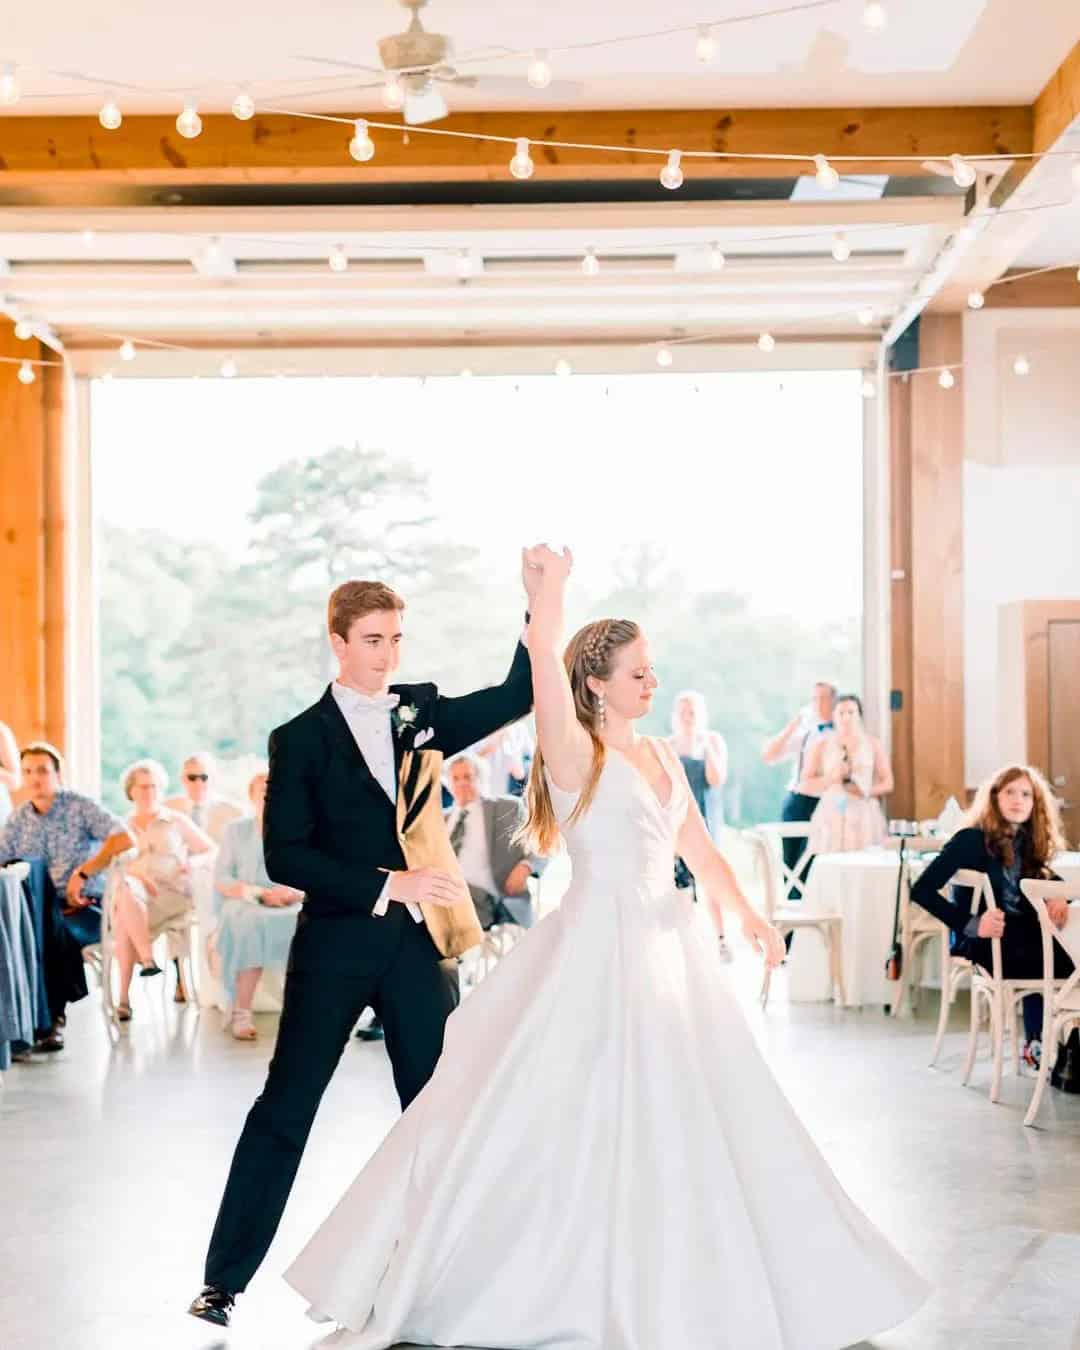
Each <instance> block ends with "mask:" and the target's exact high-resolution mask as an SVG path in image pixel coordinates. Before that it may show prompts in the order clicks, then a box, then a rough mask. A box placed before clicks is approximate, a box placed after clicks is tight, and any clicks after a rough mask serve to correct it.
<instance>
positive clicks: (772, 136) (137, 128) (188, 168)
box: [0, 107, 1049, 190]
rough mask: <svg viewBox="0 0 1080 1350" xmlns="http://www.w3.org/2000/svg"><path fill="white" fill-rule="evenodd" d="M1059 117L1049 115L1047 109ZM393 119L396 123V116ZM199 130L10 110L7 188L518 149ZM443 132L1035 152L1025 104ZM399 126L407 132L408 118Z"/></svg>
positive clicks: (291, 130) (315, 125)
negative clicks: (357, 149)
mask: <svg viewBox="0 0 1080 1350" xmlns="http://www.w3.org/2000/svg"><path fill="white" fill-rule="evenodd" d="M1047 115H1049V113H1048V114H1047ZM385 120H391V119H390V118H389V117H387V118H386V119H385ZM203 128H204V129H203V132H202V135H201V136H199V137H197V138H196V139H195V140H190V141H189V140H185V139H184V138H183V137H182V136H180V135H179V134H178V133H177V130H176V126H175V122H174V119H173V118H172V117H161V116H152V117H128V118H125V120H124V123H123V126H122V127H121V128H120V129H119V130H118V131H112V132H110V131H105V130H104V129H103V128H102V127H101V126H100V124H99V123H98V121H97V119H96V117H13V116H7V117H4V118H2V119H0V190H3V189H4V188H33V187H34V186H35V185H39V186H40V185H44V184H56V185H58V184H61V183H67V184H69V185H70V184H73V183H79V184H85V185H91V184H92V185H95V186H102V185H108V184H127V185H132V184H143V185H146V184H160V185H162V186H167V185H175V184H187V185H189V186H190V185H193V184H197V183H198V184H251V183H262V184H280V183H303V182H326V181H335V182H340V181H356V182H361V183H404V182H425V181H426V182H431V181H442V182H486V181H489V180H491V181H506V182H508V181H510V179H509V173H508V169H507V166H508V163H509V160H510V156H511V154H512V146H509V145H506V144H499V143H496V142H483V141H469V140H460V139H457V138H456V137H444V136H430V135H424V134H423V133H422V132H419V131H417V130H415V129H414V130H412V131H411V133H410V134H409V136H408V142H407V143H406V141H405V138H404V135H403V134H399V133H398V132H397V131H396V130H395V131H378V130H375V131H373V132H372V137H373V139H374V141H375V145H376V155H375V158H374V159H373V160H371V161H370V162H368V163H367V164H357V163H355V162H354V161H353V160H352V159H350V157H349V153H348V148H347V147H348V141H349V139H350V134H351V132H350V128H349V127H348V126H346V125H343V124H338V123H332V122H322V121H313V120H308V119H304V118H293V117H288V116H280V115H270V114H267V115H262V114H257V115H256V116H255V117H254V118H252V119H251V120H250V121H248V122H238V121H237V120H236V119H235V118H233V117H231V116H228V115H206V116H204V118H203ZM438 128H439V129H440V130H447V131H463V132H474V133H475V132H483V133H487V134H491V135H498V136H508V137H517V136H527V137H528V138H529V139H530V140H532V141H540V140H559V141H572V142H575V143H585V144H597V143H600V144H606V145H626V146H634V145H637V146H641V147H643V148H649V149H655V150H667V149H672V148H679V149H682V150H684V151H690V150H713V151H728V152H734V153H740V154H747V155H751V156H757V155H765V154H769V153H788V154H798V155H803V156H805V157H806V160H805V161H804V162H803V163H800V164H794V163H793V164H791V165H787V164H783V163H775V162H773V163H770V162H768V161H766V160H761V159H749V160H702V161H695V160H686V161H684V163H683V168H684V172H685V174H686V176H687V177H688V178H692V177H702V178H717V177H723V178H751V177H752V178H767V177H780V178H783V177H793V176H796V175H797V174H801V173H806V172H808V171H809V167H810V166H809V160H810V159H811V158H812V156H814V155H816V154H824V155H827V156H839V155H855V156H860V155H864V156H868V157H870V158H867V159H864V160H860V159H856V160H855V161H853V162H849V163H845V164H844V165H843V166H842V168H843V171H844V172H845V173H874V172H876V173H886V172H894V173H907V174H912V173H915V174H918V173H919V172H920V169H919V166H918V165H917V164H912V163H904V162H902V161H891V162H886V163H881V162H875V159H874V157H876V156H888V155H918V156H920V157H923V156H925V157H926V158H935V159H936V158H941V157H943V156H948V155H950V154H955V153H963V154H967V155H971V156H973V157H978V156H979V155H988V154H1017V153H1023V152H1025V151H1029V150H1030V149H1031V147H1032V137H1033V111H1032V109H1031V108H1027V107H943V108H803V109H777V108H745V109H730V110H729V109H688V110H687V109H678V110H663V109H639V110H633V111H626V110H623V111H566V112H536V111H522V112H491V113H470V114H458V115H455V116H452V117H448V118H446V119H444V120H443V121H441V122H439V123H438ZM401 130H402V133H404V132H405V131H406V130H407V129H406V128H405V127H404V126H402V129H401ZM533 159H534V161H535V164H536V174H535V178H534V179H533V181H534V182H537V181H540V182H542V181H544V180H549V181H559V180H562V181H568V180H574V179H584V178H589V179H648V178H655V177H656V176H657V174H658V173H659V170H660V167H661V163H660V162H659V161H658V159H657V158H656V157H655V156H642V155H635V154H634V153H633V151H632V150H629V149H628V150H627V151H626V152H625V153H622V154H611V153H605V152H602V151H595V150H588V149H583V150H566V151H563V150H554V149H547V148H544V147H542V146H535V147H534V149H533Z"/></svg>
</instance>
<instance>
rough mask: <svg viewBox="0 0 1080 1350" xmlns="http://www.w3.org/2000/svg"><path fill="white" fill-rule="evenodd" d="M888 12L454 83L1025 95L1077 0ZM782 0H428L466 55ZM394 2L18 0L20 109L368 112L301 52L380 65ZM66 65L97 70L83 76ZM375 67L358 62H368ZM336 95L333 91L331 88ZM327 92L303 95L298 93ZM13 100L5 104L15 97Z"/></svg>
mask: <svg viewBox="0 0 1080 1350" xmlns="http://www.w3.org/2000/svg"><path fill="white" fill-rule="evenodd" d="M886 3H887V5H888V10H889V23H888V27H887V28H886V30H885V31H884V32H883V33H877V34H875V33H871V32H869V31H867V29H866V28H865V27H864V26H863V24H862V19H861V15H862V8H863V0H834V2H833V3H828V4H826V5H824V7H822V8H818V9H814V10H809V11H808V12H806V13H803V14H798V13H796V14H788V15H779V16H774V17H769V18H764V19H759V20H756V21H754V22H749V23H740V24H733V25H731V26H728V27H721V28H718V29H716V31H715V38H716V57H715V60H714V61H713V63H712V64H711V65H709V66H702V65H701V64H700V63H699V62H698V61H697V60H696V59H695V56H694V36H693V34H687V33H679V34H671V35H669V36H666V37H660V38H656V37H653V38H648V39H642V40H635V41H627V42H622V43H618V44H617V45H612V46H599V47H591V48H589V49H588V50H586V51H577V52H566V53H555V54H553V56H552V63H553V66H554V68H555V72H556V75H557V76H562V77H566V78H568V79H573V80H580V81H581V82H582V88H581V90H580V92H579V93H578V94H577V95H576V96H573V97H568V96H567V94H566V93H565V91H559V92H557V93H555V92H554V91H553V92H549V93H548V94H547V95H543V94H537V93H536V92H534V91H532V90H531V89H530V87H529V86H528V84H527V83H526V82H525V80H524V78H522V77H523V73H524V70H525V66H526V64H527V61H526V58H524V57H521V56H515V57H511V58H507V59H501V60H491V61H487V60H485V61H482V62H477V63H475V64H469V63H468V62H465V63H464V65H463V68H466V69H469V70H472V71H475V72H477V73H480V72H490V73H491V74H492V75H498V76H499V77H501V78H503V79H506V78H507V77H513V78H512V79H510V81H509V84H508V85H507V87H506V88H494V89H491V88H489V89H485V88H484V87H483V86H482V85H481V86H480V87H479V88H477V89H476V90H474V91H467V90H454V91H452V93H451V94H450V96H449V97H450V102H451V105H452V107H456V108H461V109H469V108H480V107H483V108H491V109H498V108H512V107H524V106H535V107H552V108H559V107H586V108H603V107H610V108H618V107H643V106H649V107H709V106H714V105H715V106H722V107H739V106H742V107H756V106H764V107H795V106H815V105H817V106H837V105H840V106H878V107H880V106H889V105H904V104H993V103H1001V104H1016V103H1030V102H1031V101H1032V100H1033V99H1034V97H1035V95H1036V94H1037V93H1038V92H1039V90H1040V89H1041V88H1042V87H1043V85H1044V84H1045V82H1046V80H1047V79H1048V78H1049V76H1050V75H1051V73H1052V72H1053V71H1054V70H1055V69H1056V67H1057V66H1058V64H1059V63H1060V62H1061V60H1062V59H1063V57H1064V55H1065V54H1066V53H1067V52H1068V50H1069V49H1070V48H1071V46H1072V45H1073V44H1074V43H1075V42H1076V41H1077V40H1078V39H1080V4H1077V0H1023V2H1021V0H886ZM777 7H778V2H777V0H712V3H711V4H710V5H709V6H702V5H701V4H700V0H698V3H692V2H691V0H663V3H661V0H622V3H621V4H619V5H618V6H616V5H599V4H594V5H592V6H591V7H589V6H583V5H581V4H580V0H577V2H576V3H570V2H569V0H544V2H543V3H541V2H540V0H516V2H515V3H513V4H511V5H502V6H497V5H493V4H492V3H491V2H490V0H483V2H482V3H480V2H479V0H432V2H431V4H430V6H429V8H428V9H427V10H426V11H425V15H424V18H425V23H426V24H427V26H428V27H430V28H432V29H435V30H436V31H440V32H445V33H449V34H450V35H451V36H453V38H454V39H455V44H456V49H457V52H458V54H459V59H460V58H461V57H463V56H466V55H467V54H468V53H469V52H481V53H484V52H486V53H491V52H492V51H493V50H495V49H499V48H509V49H512V50H522V51H527V50H529V49H532V48H535V47H547V48H551V49H557V48H559V47H560V46H562V45H564V44H569V43H575V42H584V41H590V40H593V39H605V38H616V37H622V36H625V35H629V34H635V33H642V32H648V31H650V30H652V31H655V30H656V29H658V28H668V27H675V26H680V25H695V24H697V23H699V22H701V21H702V20H703V19H716V20H719V19H724V18H732V17H734V16H738V15H742V14H746V13H747V12H748V11H752V10H754V9H755V8H757V9H769V8H777ZM406 17H407V16H406V13H405V11H404V10H403V9H402V8H401V7H400V5H399V4H397V3H396V2H395V0H319V3H318V4H314V5H308V6H304V7H298V6H297V5H296V4H295V3H293V0H229V3H228V4H224V5H223V4H221V3H220V0H185V3H183V4H181V5H175V6H169V7H167V9H166V7H164V6H160V5H156V6H155V5H148V4H146V3H145V0H99V3H97V4H87V3H86V0H55V3H53V4H51V5H37V6H34V5H21V6H19V7H18V11H17V20H16V21H14V22H11V21H10V20H9V21H7V22H6V23H5V26H4V29H3V30H2V31H0V61H3V60H13V61H16V62H17V63H18V64H19V66H20V74H21V83H22V86H23V90H24V98H23V100H22V102H21V103H20V104H19V105H18V106H17V108H16V109H14V115H19V114H33V113H39V114H40V113H58V114H59V113H79V112H83V113H85V112H92V111H94V109H95V104H96V102H99V101H100V97H101V89H102V88H103V87H104V86H105V85H107V84H110V83H112V84H115V85H117V86H122V85H135V86H139V87H140V88H141V89H142V90H144V91H146V92H143V93H138V92H133V91H126V90H121V91H120V101H121V106H122V107H124V108H125V109H127V110H129V111H132V112H136V111H147V112H149V111H161V112H165V111H170V110H172V109H175V108H176V106H177V104H178V100H179V98H180V92H179V91H181V90H183V89H186V88H198V89H199V90H200V104H201V106H202V107H203V108H205V109H207V110H212V109H215V108H217V109H225V108H227V107H228V106H229V103H230V101H231V99H232V96H233V93H234V91H235V87H236V85H237V84H238V83H239V82H243V81H265V82H266V84H265V85H260V86H257V87H256V90H255V92H256V95H257V97H258V98H263V100H264V101H266V100H267V99H269V98H271V97H274V98H281V97H282V96H284V95H286V94H288V95H289V100H290V102H292V101H296V100H300V102H299V103H298V104H297V106H304V107H309V108H313V109H318V108H321V109H329V108H333V109H337V110H344V111H349V110H352V109H354V108H355V110H357V111H364V110H365V109H366V108H369V107H377V106H379V104H378V99H377V97H374V96H373V95H371V94H357V93H349V92H346V91H345V90H344V89H343V88H342V81H341V80H340V79H339V78H338V77H337V76H336V75H335V74H334V72H333V70H332V69H329V68H327V67H324V66H319V65H315V64H309V63H307V62H305V61H302V60H300V59H298V58H299V57H300V56H301V55H310V56H324V57H328V58H332V59H337V60H348V61H352V62H357V63H361V64H366V65H378V53H377V50H376V46H375V43H376V40H377V39H378V38H379V37H381V36H385V35H386V34H388V33H393V32H397V31H399V30H400V29H401V28H402V27H404V20H405V19H406ZM58 72H67V73H69V74H70V73H71V72H74V73H80V74H83V75H86V76H89V77H92V80H93V83H91V84H89V85H87V84H83V83H80V82H79V81H77V80H74V79H72V78H69V77H68V75H65V74H61V73H58ZM357 78H360V79H362V78H363V77H362V76H360V77H357ZM331 89H333V90H339V91H340V92H334V93H330V92H326V91H329V90H331ZM305 90H306V91H320V90H321V91H324V92H321V93H318V94H316V96H312V97H302V92H303V91H305ZM4 115H9V114H7V113H6V112H5V114H4Z"/></svg>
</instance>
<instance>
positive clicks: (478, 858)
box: [446, 799, 499, 896]
mask: <svg viewBox="0 0 1080 1350" xmlns="http://www.w3.org/2000/svg"><path fill="white" fill-rule="evenodd" d="M463 811H464V812H466V816H465V838H464V839H463V840H462V841H461V848H460V850H459V852H458V862H459V863H460V864H461V871H462V873H463V875H464V877H465V880H466V881H467V882H468V883H469V885H470V886H479V888H480V889H481V890H482V891H487V893H488V895H491V896H498V894H499V888H498V885H497V884H496V881H495V874H494V872H492V870H491V855H490V852H489V850H488V837H487V829H486V827H485V824H484V803H483V802H482V801H480V800H479V799H477V800H476V801H475V802H470V803H469V805H468V806H455V807H453V809H452V810H451V812H450V814H449V815H448V816H447V818H446V824H447V827H448V829H449V831H450V837H451V839H452V838H453V837H454V829H455V827H456V826H457V823H458V821H459V820H460V819H461V813H462V812H463Z"/></svg>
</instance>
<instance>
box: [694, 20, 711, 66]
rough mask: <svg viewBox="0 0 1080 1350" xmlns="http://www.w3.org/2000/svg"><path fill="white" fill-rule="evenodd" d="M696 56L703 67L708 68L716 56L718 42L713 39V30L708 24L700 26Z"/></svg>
mask: <svg viewBox="0 0 1080 1350" xmlns="http://www.w3.org/2000/svg"><path fill="white" fill-rule="evenodd" d="M694 55H695V56H696V57H697V59H698V60H699V61H700V62H701V64H702V65H703V66H707V65H708V64H709V62H710V61H711V60H712V59H713V57H714V56H715V55H716V42H715V41H714V39H713V35H712V29H711V28H710V27H709V25H708V24H707V23H699V24H698V30H697V42H696V43H695V45H694Z"/></svg>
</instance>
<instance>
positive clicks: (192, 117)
mask: <svg viewBox="0 0 1080 1350" xmlns="http://www.w3.org/2000/svg"><path fill="white" fill-rule="evenodd" d="M176 129H177V131H178V132H179V133H180V135H181V136H183V137H184V138H185V139H186V140H189V141H193V140H194V139H195V137H196V136H198V134H199V133H200V132H201V131H202V118H201V117H200V116H199V112H198V109H197V108H196V107H195V104H194V103H192V102H190V101H189V102H187V103H185V104H184V110H183V112H182V113H181V114H180V116H179V117H178V118H177V119H176Z"/></svg>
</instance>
